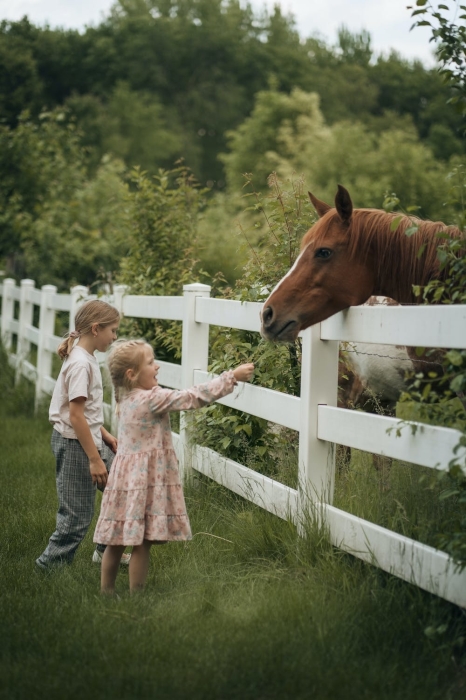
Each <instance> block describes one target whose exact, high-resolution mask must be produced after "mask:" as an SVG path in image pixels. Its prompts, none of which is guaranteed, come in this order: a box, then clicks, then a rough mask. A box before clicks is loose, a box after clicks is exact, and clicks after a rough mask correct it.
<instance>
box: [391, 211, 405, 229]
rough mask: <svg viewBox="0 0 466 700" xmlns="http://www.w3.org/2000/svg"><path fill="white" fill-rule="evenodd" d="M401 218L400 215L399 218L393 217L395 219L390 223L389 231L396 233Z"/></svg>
mask: <svg viewBox="0 0 466 700" xmlns="http://www.w3.org/2000/svg"><path fill="white" fill-rule="evenodd" d="M402 218H403V216H402V215H401V214H400V216H395V218H394V219H393V220H392V221H391V223H390V231H396V229H397V228H398V226H399V224H400V221H401V220H402Z"/></svg>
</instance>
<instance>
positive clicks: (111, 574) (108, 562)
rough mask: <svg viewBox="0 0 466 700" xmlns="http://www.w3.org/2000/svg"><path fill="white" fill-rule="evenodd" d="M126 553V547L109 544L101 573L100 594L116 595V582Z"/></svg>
mask: <svg viewBox="0 0 466 700" xmlns="http://www.w3.org/2000/svg"><path fill="white" fill-rule="evenodd" d="M124 551H125V546H124V545H119V544H109V545H107V547H106V549H105V552H104V553H103V556H102V565H101V567H102V568H101V571H100V592H101V593H106V594H107V595H112V594H113V593H115V581H116V577H117V573H118V567H119V566H120V561H121V556H122V554H123V552H124Z"/></svg>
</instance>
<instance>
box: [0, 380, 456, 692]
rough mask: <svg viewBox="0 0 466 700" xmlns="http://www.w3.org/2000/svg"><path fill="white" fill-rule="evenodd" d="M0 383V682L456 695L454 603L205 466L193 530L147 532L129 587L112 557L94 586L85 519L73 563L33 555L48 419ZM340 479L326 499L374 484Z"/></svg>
mask: <svg viewBox="0 0 466 700" xmlns="http://www.w3.org/2000/svg"><path fill="white" fill-rule="evenodd" d="M0 388H1V389H2V393H3V397H2V408H1V409H0V411H1V413H0V419H1V438H0V439H1V452H0V454H1V463H0V469H1V484H2V487H1V489H0V504H1V505H0V512H1V514H2V529H1V533H2V534H1V551H0V590H1V603H0V606H1V609H0V629H1V632H0V640H1V642H0V644H1V652H2V653H1V662H0V698H2V699H5V700H19V699H21V700H23V699H24V700H26V699H28V700H42V699H44V700H45V699H47V700H62V699H66V700H75V699H76V700H78V699H79V700H94V699H95V700H107V699H108V700H110V699H112V700H119V699H122V700H123V699H125V700H133V699H135V700H136V699H137V700H145V699H146V698H147V699H149V698H150V699H151V700H152V699H154V698H156V699H157V700H169V699H170V700H177V699H178V698H180V699H181V698H182V699H184V698H186V699H187V700H188V699H189V700H211V699H212V700H229V699H233V698H234V699H235V700H236V699H238V700H275V699H276V700H281V699H283V700H285V699H290V700H301V699H303V700H304V699H309V700H311V699H312V700H340V699H341V700H343V699H345V700H347V699H348V698H350V699H352V698H354V699H355V700H360V699H361V700H363V699H367V700H401V699H405V700H436V699H437V698H438V699H439V700H440V699H441V700H449V699H453V698H466V615H465V613H464V611H462V610H460V609H459V608H457V607H456V606H454V605H451V604H448V603H446V602H445V601H442V600H440V599H439V598H436V597H435V596H431V595H429V594H427V593H424V592H422V591H420V590H419V589H417V588H416V587H414V586H410V585H408V584H406V583H403V582H402V581H400V580H398V579H396V578H394V577H392V576H389V575H386V574H384V573H383V572H381V571H379V570H377V569H375V568H373V567H371V566H369V565H365V564H363V563H362V562H360V561H358V560H357V559H354V558H352V557H351V556H348V555H345V554H342V553H341V552H339V551H338V550H336V549H334V548H332V547H331V546H329V544H328V543H327V542H326V539H325V536H323V534H322V533H321V532H319V531H318V530H317V529H313V528H310V530H309V533H308V536H307V537H306V538H298V537H297V535H296V532H295V529H294V527H293V526H292V525H291V524H289V523H286V522H283V521H281V520H280V519H278V518H275V517H274V516H272V515H269V514H267V513H265V512H264V511H262V510H260V509H259V508H256V507H254V506H252V505H250V504H248V503H246V502H245V501H243V500H242V499H240V498H239V497H235V496H234V495H232V494H231V493H229V492H227V491H226V490H224V489H222V488H221V487H219V486H217V485H215V484H213V483H212V482H209V481H207V480H202V481H199V482H198V483H197V485H196V486H195V487H191V488H189V489H187V491H186V497H187V504H188V511H189V513H190V516H191V522H192V527H193V532H194V533H195V534H194V538H193V540H192V542H189V543H186V544H182V543H172V544H169V545H167V546H166V547H159V548H154V550H153V551H152V561H151V569H150V574H149V581H148V587H147V590H146V592H145V593H144V594H143V595H140V596H136V597H131V598H130V597H129V596H128V594H127V592H126V591H127V588H128V580H127V573H125V572H122V573H121V574H120V575H119V581H118V590H119V594H120V599H118V600H112V599H105V598H102V597H101V596H100V595H99V568H98V567H97V566H96V565H94V564H92V563H91V556H92V551H93V544H92V531H93V529H92V528H91V531H90V532H89V534H88V536H87V537H86V539H85V541H84V542H83V544H82V545H81V547H80V549H79V550H78V553H77V556H76V559H75V562H74V563H73V565H72V566H70V567H67V568H65V569H63V570H60V571H57V572H55V573H54V574H43V573H41V572H39V571H36V570H35V568H34V560H35V558H36V557H37V556H38V555H39V554H40V552H41V551H42V549H43V548H44V546H45V544H46V542H47V539H48V537H49V535H50V534H51V532H52V530H53V528H54V522H55V509H56V496H55V483H54V463H53V458H52V455H51V452H50V448H49V439H50V426H49V424H48V422H47V418H46V416H45V414H44V413H42V414H40V415H39V416H38V417H37V418H34V417H33V416H32V415H31V411H30V406H31V395H30V392H29V389H28V387H27V386H23V387H20V388H19V389H17V390H16V391H14V392H12V391H11V390H9V389H8V387H5V386H3V385H2V386H1V387H0ZM352 479H353V481H354V479H355V478H354V477H351V478H350V477H349V476H348V475H346V477H345V480H344V488H342V491H341V494H340V499H341V500H342V501H345V500H349V499H350V496H349V493H350V492H351V493H355V492H356V493H357V496H358V502H359V503H360V508H362V509H364V508H363V506H364V502H365V498H366V499H367V498H369V500H370V502H371V503H373V502H374V498H373V491H374V487H373V486H371V488H370V489H369V492H368V494H366V496H364V493H362V492H361V488H360V485H358V484H357V483H356V482H355V483H352ZM358 483H359V482H358ZM356 487H357V488H356ZM371 489H372V490H371ZM371 494H372V496H371ZM377 507H378V506H377ZM367 509H368V510H370V508H369V506H368V507H367ZM406 517H407V516H406Z"/></svg>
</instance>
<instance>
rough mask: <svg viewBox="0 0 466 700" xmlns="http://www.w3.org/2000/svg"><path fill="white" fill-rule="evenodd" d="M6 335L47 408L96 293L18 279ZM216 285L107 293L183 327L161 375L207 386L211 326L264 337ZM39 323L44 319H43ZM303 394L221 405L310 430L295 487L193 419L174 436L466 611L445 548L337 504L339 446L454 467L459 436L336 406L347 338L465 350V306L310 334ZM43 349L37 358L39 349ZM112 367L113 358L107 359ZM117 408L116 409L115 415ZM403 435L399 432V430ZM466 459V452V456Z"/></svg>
mask: <svg viewBox="0 0 466 700" xmlns="http://www.w3.org/2000/svg"><path fill="white" fill-rule="evenodd" d="M0 293H1V296H2V315H1V333H2V339H3V342H4V344H5V347H6V349H7V352H8V353H9V357H10V362H11V363H12V364H14V366H15V367H16V372H17V377H19V376H20V375H24V376H26V377H27V378H28V379H29V380H31V381H33V382H35V387H36V402H38V401H39V400H40V399H41V398H42V397H43V396H44V395H47V394H50V393H51V392H52V391H53V387H54V385H55V380H54V378H53V376H52V357H53V354H54V353H55V351H56V347H57V345H58V343H59V342H60V338H59V337H58V336H56V335H55V317H56V313H57V312H68V313H69V318H70V328H71V327H72V321H73V319H74V315H75V313H76V310H77V308H78V307H79V305H80V304H81V303H83V302H84V301H85V300H87V299H89V298H91V297H89V295H88V290H87V288H86V287H82V286H78V287H73V288H72V289H71V292H70V294H57V289H56V287H54V286H53V285H45V286H43V287H42V288H41V289H40V290H38V289H36V288H35V284H34V282H33V281H32V280H22V281H21V284H20V285H19V286H17V285H16V283H15V281H14V280H12V279H6V280H4V282H3V284H2V285H1V286H0ZM209 294H210V288H209V287H208V286H206V285H202V284H193V285H186V286H185V287H184V292H183V296H181V297H153V296H137V295H130V294H126V290H125V288H124V287H123V286H121V285H120V286H116V287H115V288H114V292H113V294H112V295H111V296H107V297H104V298H105V299H106V300H108V301H110V302H111V303H113V304H114V305H115V306H116V307H117V308H118V309H119V310H120V311H121V312H122V313H123V314H125V315H126V316H130V317H137V318H152V319H153V318H158V319H170V320H175V321H181V322H182V325H183V331H182V362H181V364H180V365H176V364H172V363H168V362H161V363H160V365H161V367H160V373H159V380H160V383H161V384H163V385H164V386H168V387H173V388H176V389H180V388H185V387H188V386H191V385H192V384H196V383H200V382H203V381H205V380H206V379H208V378H209V377H210V376H211V375H209V374H208V373H207V363H208V353H209V326H210V325H217V326H223V327H230V328H238V329H242V330H247V331H253V332H259V327H260V321H259V310H260V307H261V305H260V304H258V303H253V302H247V303H241V302H239V301H228V300H223V299H211V298H210V297H209ZM35 308H36V309H37V308H38V309H39V314H38V317H39V322H38V324H37V325H35V324H34V323H33V321H34V318H37V311H34V309H35ZM301 337H302V344H303V345H302V349H303V352H302V372H301V389H300V397H299V398H298V397H296V396H290V395H287V394H283V393H280V392H277V391H273V390H270V389H266V388H263V387H259V386H255V385H250V384H240V385H239V387H238V388H237V389H236V390H235V392H234V393H233V394H231V395H230V396H227V397H224V398H223V399H221V400H220V402H221V403H223V404H224V405H226V406H229V407H231V408H235V409H238V410H241V411H244V412H246V413H250V414H252V415H255V416H259V417H261V418H264V419H265V420H267V421H270V422H273V423H276V424H278V425H282V426H286V427H288V428H291V429H293V430H296V431H298V432H299V460H298V483H299V488H298V489H293V488H290V487H288V486H285V485H283V484H281V483H279V482H278V481H275V480H273V479H271V478H269V477H266V476H264V475H261V474H259V473H257V472H255V471H254V470H252V469H249V468H248V467H247V466H245V465H242V464H238V463H236V462H234V461H232V460H230V459H227V458H225V457H223V456H222V455H220V454H218V453H217V452H214V451H213V450H210V449H208V448H206V447H201V446H199V445H195V444H192V440H191V439H190V438H191V436H190V424H189V422H188V421H185V420H183V419H182V421H181V429H180V434H179V435H174V443H175V449H176V450H177V453H178V457H179V460H180V467H181V469H182V470H183V471H184V472H185V473H187V472H189V470H190V469H194V470H197V471H199V472H201V473H203V474H205V475H207V476H209V477H210V478H211V479H214V480H215V481H217V482H219V483H220V484H222V485H224V486H225V487H226V488H228V489H230V490H232V491H234V492H235V493H238V494H240V495H241V496H243V497H244V498H246V499H248V500H249V501H251V502H253V503H255V504H257V505H259V506H260V507H262V508H264V509H266V510H267V511H269V512H271V513H274V514H275V515H277V516H279V517H281V518H291V519H292V520H293V521H294V522H296V523H297V524H298V525H299V524H300V523H301V522H302V520H303V518H305V517H306V515H307V514H308V513H309V510H310V509H311V510H313V512H314V513H315V514H316V513H317V514H318V515H319V517H322V518H323V519H324V521H325V523H326V525H327V527H328V531H329V536H330V539H331V541H332V543H333V544H334V545H336V546H337V547H340V548H342V549H343V550H345V551H347V552H350V553H352V554H353V555H354V556H357V557H359V558H361V559H363V560H365V561H368V562H370V563H371V564H374V565H376V566H379V567H380V568H382V569H383V570H384V571H387V572H389V573H392V574H394V575H396V576H398V577H400V578H402V579H404V580H406V581H409V582H411V583H414V584H416V585H418V586H420V587H421V588H423V589H425V590H427V591H430V592H432V593H435V594H436V595H439V596H441V597H443V598H445V599H447V600H449V601H451V602H454V603H456V604H458V605H460V606H462V607H466V571H463V572H462V573H459V572H458V571H456V570H455V567H454V565H453V562H452V560H451V558H450V557H448V556H447V555H446V554H445V553H444V552H441V551H439V550H436V549H434V548H432V547H429V546H427V545H425V544H422V543H420V542H416V541H415V540H412V539H409V538H406V537H403V536H401V535H399V534H397V533H395V532H392V531H390V530H387V529H386V528H383V527H380V526H379V525H376V524H374V523H371V522H369V521H367V520H363V519H361V518H358V517H356V516H353V515H351V514H349V513H347V512H345V511H343V510H340V509H338V508H335V507H334V506H333V505H332V498H333V482H334V470H335V459H334V455H335V450H334V443H339V444H343V445H347V446H349V447H355V448H358V449H361V450H366V451H370V452H373V453H376V454H381V455H386V456H389V457H394V458H396V459H399V460H403V461H406V462H412V463H415V464H420V465H423V466H427V467H431V468H436V469H446V468H447V467H448V463H449V461H450V460H451V459H452V458H453V457H454V449H455V446H456V445H457V443H458V441H459V438H460V433H459V432H458V431H456V430H451V429H447V428H442V427H438V426H430V425H429V426H427V425H424V424H420V423H415V422H404V421H403V422H402V423H401V422H400V421H398V420H396V419H394V418H386V417H381V416H374V415H369V414H364V413H360V412H356V411H349V410H345V409H339V408H336V399H337V376H338V343H339V341H341V340H344V341H349V342H365V343H377V344H380V343H383V344H387V345H413V346H422V347H449V348H464V347H466V306H446V307H445V306H442V307H440V306H438V307H408V308H405V307H379V308H374V307H353V308H350V309H348V310H347V311H344V312H342V313H340V314H337V315H336V316H333V317H332V318H330V319H328V320H326V321H324V322H323V323H322V324H319V325H317V326H314V327H313V328H310V329H308V330H307V331H304V332H303V333H302V334H301ZM32 345H33V346H35V347H36V348H37V353H36V363H35V365H34V364H32V363H31V361H30V357H31V346H32ZM98 357H99V360H100V361H103V360H104V356H99V355H98ZM111 413H112V411H111V407H110V406H109V405H105V415H106V420H108V419H110V417H111ZM398 433H399V434H398ZM459 457H460V458H461V459H464V458H465V451H464V450H463V452H462V453H460V454H459Z"/></svg>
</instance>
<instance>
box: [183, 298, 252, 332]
mask: <svg viewBox="0 0 466 700" xmlns="http://www.w3.org/2000/svg"><path fill="white" fill-rule="evenodd" d="M261 309H262V304H259V303H258V302H253V301H245V302H241V301H235V300H230V299H210V298H209V297H207V298H203V297H199V298H198V299H196V314H195V320H196V321H198V322H199V323H209V324H210V325H212V326H225V327H227V328H238V329H240V330H243V331H256V332H257V333H259V332H260V326H261V323H260V316H259V314H260V311H261Z"/></svg>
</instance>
